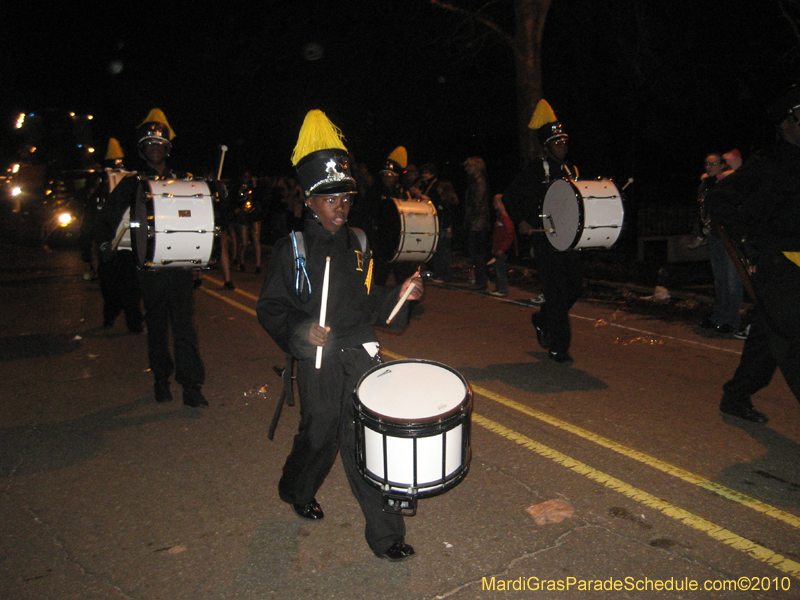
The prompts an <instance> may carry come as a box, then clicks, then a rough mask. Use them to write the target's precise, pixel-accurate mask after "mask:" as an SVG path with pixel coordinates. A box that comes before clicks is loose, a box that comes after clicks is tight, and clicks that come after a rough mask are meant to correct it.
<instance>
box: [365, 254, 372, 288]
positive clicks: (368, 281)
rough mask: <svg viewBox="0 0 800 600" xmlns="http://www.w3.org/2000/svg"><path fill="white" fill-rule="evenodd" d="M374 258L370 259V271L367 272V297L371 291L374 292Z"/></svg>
mask: <svg viewBox="0 0 800 600" xmlns="http://www.w3.org/2000/svg"><path fill="white" fill-rule="evenodd" d="M372 262H373V261H372V258H370V259H369V269H368V270H367V279H366V280H365V281H364V285H365V286H367V296H369V293H370V291H372Z"/></svg>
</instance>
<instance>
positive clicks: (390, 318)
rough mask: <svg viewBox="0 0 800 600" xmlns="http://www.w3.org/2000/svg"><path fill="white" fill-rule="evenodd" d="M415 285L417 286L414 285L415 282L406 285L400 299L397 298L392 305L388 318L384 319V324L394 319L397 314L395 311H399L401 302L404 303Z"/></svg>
mask: <svg viewBox="0 0 800 600" xmlns="http://www.w3.org/2000/svg"><path fill="white" fill-rule="evenodd" d="M415 287H417V286H416V284H414V283H412V284H411V285H410V286H408V287H407V288H406V291H405V292H404V293H403V295H402V296H400V300H398V301H397V304H395V305H394V308H393V309H392V312H391V314H390V315H389V318H388V319H386V324H387V325H388V324H389V323H391V322H392V319H394V318H395V317H396V316H397V313H398V312H400V308H401V307H402V306H403V303H404V302H405V301H406V300H408V297H409V296H410V295H411V292H413V291H414V288H415Z"/></svg>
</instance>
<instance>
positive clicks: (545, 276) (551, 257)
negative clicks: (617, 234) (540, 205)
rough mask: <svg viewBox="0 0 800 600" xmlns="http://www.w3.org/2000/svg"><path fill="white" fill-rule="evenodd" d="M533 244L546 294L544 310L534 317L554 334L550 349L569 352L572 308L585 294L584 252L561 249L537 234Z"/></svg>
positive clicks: (543, 290)
mask: <svg viewBox="0 0 800 600" xmlns="http://www.w3.org/2000/svg"><path fill="white" fill-rule="evenodd" d="M533 245H534V250H533V252H534V259H535V260H536V269H537V270H538V272H539V280H540V283H541V285H542V293H543V294H544V304H543V305H542V309H541V310H540V311H539V313H538V315H534V318H536V319H537V320H538V321H539V323H540V325H541V326H542V327H544V329H545V331H546V332H547V333H548V334H549V336H550V348H549V350H551V351H553V352H566V351H567V350H569V345H570V341H571V339H572V333H571V329H570V325H569V311H570V309H572V307H573V305H574V304H575V303H576V302H577V301H578V298H580V297H581V296H582V295H583V264H582V262H581V255H580V253H579V252H577V251H571V250H568V251H566V252H559V251H558V250H556V249H555V248H553V247H552V246H551V245H550V242H548V241H547V238H545V236H542V235H537V236H535V237H534V240H533Z"/></svg>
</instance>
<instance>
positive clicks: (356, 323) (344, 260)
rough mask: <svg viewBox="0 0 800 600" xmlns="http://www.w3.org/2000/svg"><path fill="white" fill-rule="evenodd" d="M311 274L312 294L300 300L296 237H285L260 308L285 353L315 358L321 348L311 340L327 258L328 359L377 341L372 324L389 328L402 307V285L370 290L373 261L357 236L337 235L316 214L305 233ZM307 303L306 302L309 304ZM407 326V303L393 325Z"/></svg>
mask: <svg viewBox="0 0 800 600" xmlns="http://www.w3.org/2000/svg"><path fill="white" fill-rule="evenodd" d="M303 237H304V239H305V247H306V263H305V264H306V270H307V271H308V277H309V279H310V280H311V296H310V298H308V297H307V295H306V294H303V295H302V297H298V295H297V293H296V291H295V281H296V269H295V258H294V251H293V248H292V240H291V236H287V237H285V238H282V239H280V240H279V241H278V242H277V243H276V244H275V248H274V251H273V254H272V257H271V258H270V261H269V267H268V269H267V277H266V280H265V281H264V286H263V288H262V289H261V296H260V297H259V299H258V303H257V305H256V313H257V314H258V320H259V321H260V322H261V325H262V326H263V327H264V329H266V331H267V333H269V335H270V336H271V337H272V339H273V340H275V342H276V343H277V344H278V346H280V348H281V349H282V350H283V351H284V352H288V353H291V354H292V355H293V356H294V357H295V358H298V359H310V358H313V357H314V356H315V354H316V347H315V346H313V345H312V344H310V343H309V341H308V330H309V328H310V327H311V325H312V324H313V323H317V322H319V317H320V304H321V300H322V283H323V278H324V273H325V259H326V257H327V256H330V257H331V265H330V285H329V289H328V304H327V318H326V322H325V325H326V326H329V327H330V328H331V330H330V333H329V334H328V342H327V343H326V344H325V347H324V350H323V356H324V355H326V354H330V353H332V352H335V351H337V350H339V349H342V348H357V347H359V346H361V345H362V344H364V343H366V342H377V338H376V337H375V332H374V330H373V328H372V327H373V325H375V324H376V323H380V324H381V325H383V324H385V322H386V319H387V318H388V316H389V314H390V313H391V311H392V309H393V308H394V305H395V304H396V303H397V300H398V295H399V291H400V286H397V287H396V288H394V289H393V290H391V291H389V290H387V289H386V288H383V287H380V286H372V287H371V290H370V291H369V292H368V290H367V286H366V285H365V283H366V281H367V276H368V273H369V259H368V257H366V256H364V254H363V253H362V252H361V249H360V248H359V245H358V242H357V240H356V239H355V236H354V235H352V234H351V232H350V229H349V228H348V227H347V226H346V225H345V226H343V227H342V228H341V229H339V231H337V232H336V233H334V234H332V233H330V232H329V231H327V230H326V229H325V228H324V227H323V226H322V224H321V223H320V222H319V221H318V220H317V219H316V217H314V216H311V217H308V218H306V221H305V228H304V231H303ZM304 300H307V301H305V302H304ZM407 322H408V303H406V304H405V306H404V307H403V309H402V310H401V311H400V312H399V313H398V315H397V316H396V318H395V319H394V320H393V321H392V324H391V328H392V329H401V328H402V327H404V326H405V325H406V323H407Z"/></svg>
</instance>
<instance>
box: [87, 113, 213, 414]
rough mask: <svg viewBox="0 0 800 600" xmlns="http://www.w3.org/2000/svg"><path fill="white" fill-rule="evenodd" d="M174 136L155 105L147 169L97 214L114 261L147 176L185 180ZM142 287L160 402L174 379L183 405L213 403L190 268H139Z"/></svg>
mask: <svg viewBox="0 0 800 600" xmlns="http://www.w3.org/2000/svg"><path fill="white" fill-rule="evenodd" d="M174 137H175V134H174V132H173V131H172V128H171V127H170V126H169V124H168V123H167V119H166V116H165V115H164V113H163V112H162V111H161V110H160V109H157V108H155V109H153V110H151V111H150V114H148V116H147V118H146V119H145V120H144V122H142V123H141V125H139V129H138V131H137V147H138V149H139V156H140V157H141V158H142V160H143V161H144V163H145V164H144V168H143V169H142V170H140V171H139V172H138V174H137V175H136V176H129V177H126V178H125V179H123V180H122V181H120V183H119V184H118V185H117V186H116V187H115V188H114V191H113V192H111V195H110V196H109V197H108V201H107V202H106V204H105V206H104V207H103V210H102V211H100V215H99V217H98V222H99V223H98V225H99V229H98V236H99V237H98V240H99V242H100V252H101V256H102V257H103V259H104V260H110V259H113V257H114V254H115V252H116V250H115V249H114V248H113V247H112V245H113V242H112V240H113V239H114V238H115V235H116V231H117V229H118V227H119V224H120V222H121V221H122V218H123V216H124V214H125V211H126V210H128V209H129V208H131V207H132V206H133V203H134V202H135V201H136V195H137V192H138V190H139V187H140V186H141V185H142V182H143V181H144V180H146V179H180V178H182V176H180V175H178V174H177V173H176V172H174V171H173V170H172V169H170V168H169V166H168V165H167V158H168V157H169V155H170V151H171V150H172V139H173V138H174ZM138 281H139V289H140V290H141V293H142V299H143V300H144V308H145V323H146V325H147V353H148V358H149V362H150V370H151V371H152V372H153V375H154V376H155V386H154V388H155V399H156V402H169V401H170V400H172V392H171V391H170V383H169V378H170V376H171V375H172V374H173V372H174V373H175V380H176V381H177V382H178V383H179V384H181V385H182V386H183V403H184V404H185V405H186V406H191V407H195V408H196V407H205V406H208V401H207V400H206V399H205V397H204V396H203V394H202V392H201V391H200V389H201V387H202V385H203V382H204V381H205V369H204V366H203V361H202V359H201V358H200V349H199V347H198V342H197V332H196V331H195V327H194V322H193V319H194V297H193V291H194V278H193V275H192V271H191V270H190V269H186V268H180V267H175V268H164V269H139V271H138ZM170 329H171V330H172V342H173V347H174V351H175V359H174V361H173V358H172V356H171V355H170V351H169V336H170Z"/></svg>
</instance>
